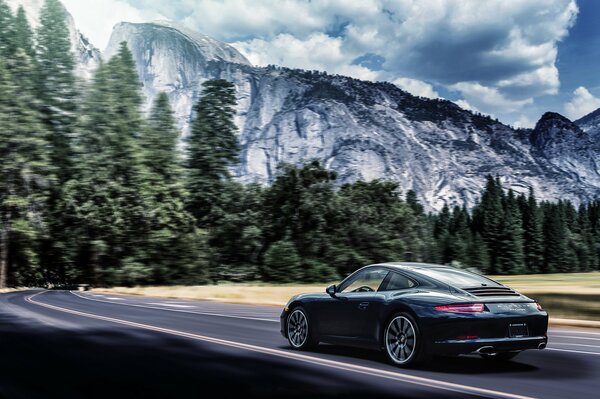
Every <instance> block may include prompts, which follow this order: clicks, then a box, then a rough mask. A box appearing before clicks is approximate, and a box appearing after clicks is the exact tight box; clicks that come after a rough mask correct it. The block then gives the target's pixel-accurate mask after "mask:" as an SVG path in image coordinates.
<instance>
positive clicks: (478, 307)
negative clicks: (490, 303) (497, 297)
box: [435, 303, 485, 313]
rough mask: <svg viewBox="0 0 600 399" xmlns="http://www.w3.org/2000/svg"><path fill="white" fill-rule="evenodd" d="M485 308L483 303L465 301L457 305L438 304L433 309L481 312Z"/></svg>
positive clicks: (453, 311) (452, 311)
mask: <svg viewBox="0 0 600 399" xmlns="http://www.w3.org/2000/svg"><path fill="white" fill-rule="evenodd" d="M484 309H485V306H484V305H483V303H467V304H459V305H440V306H436V307H435V310H438V311H440V312H451V313H481V312H483V311H484Z"/></svg>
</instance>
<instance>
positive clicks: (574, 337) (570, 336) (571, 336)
mask: <svg viewBox="0 0 600 399" xmlns="http://www.w3.org/2000/svg"><path fill="white" fill-rule="evenodd" d="M550 338H572V339H587V340H592V341H600V338H590V337H577V336H574V335H551V336H550Z"/></svg>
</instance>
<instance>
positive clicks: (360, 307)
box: [358, 302, 369, 310]
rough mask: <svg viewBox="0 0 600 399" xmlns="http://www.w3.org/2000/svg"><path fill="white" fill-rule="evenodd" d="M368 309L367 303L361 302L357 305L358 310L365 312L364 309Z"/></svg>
mask: <svg viewBox="0 0 600 399" xmlns="http://www.w3.org/2000/svg"><path fill="white" fill-rule="evenodd" d="M368 307H369V302H361V303H360V304H359V305H358V308H359V309H360V310H365V309H366V308H368Z"/></svg>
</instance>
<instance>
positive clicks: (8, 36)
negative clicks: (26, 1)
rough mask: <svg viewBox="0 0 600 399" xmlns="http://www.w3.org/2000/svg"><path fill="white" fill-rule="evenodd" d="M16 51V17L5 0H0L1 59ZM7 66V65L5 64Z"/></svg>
mask: <svg viewBox="0 0 600 399" xmlns="http://www.w3.org/2000/svg"><path fill="white" fill-rule="evenodd" d="M14 52H15V17H14V15H13V13H12V11H11V10H10V7H9V6H8V4H6V2H5V1H4V0H0V60H6V59H7V58H8V57H9V56H11V55H13V54H14ZM4 67H5V68H6V65H4Z"/></svg>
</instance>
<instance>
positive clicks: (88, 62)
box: [5, 0, 100, 79]
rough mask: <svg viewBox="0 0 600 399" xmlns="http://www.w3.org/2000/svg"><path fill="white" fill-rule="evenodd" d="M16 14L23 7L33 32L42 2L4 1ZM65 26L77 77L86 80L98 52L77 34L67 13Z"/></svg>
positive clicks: (95, 62)
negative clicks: (69, 36) (69, 37)
mask: <svg viewBox="0 0 600 399" xmlns="http://www.w3.org/2000/svg"><path fill="white" fill-rule="evenodd" d="M5 1H6V3H7V4H8V5H9V6H10V7H11V8H12V10H13V12H16V10H17V8H19V6H21V5H22V6H23V8H24V9H25V11H26V13H27V19H28V20H29V24H30V25H31V27H32V28H33V29H34V30H35V29H36V28H37V27H38V26H39V24H40V11H41V9H42V6H43V5H44V0H5ZM67 25H68V27H69V32H70V34H71V44H72V50H73V54H74V56H75V60H76V61H77V75H78V76H80V77H82V78H84V79H87V78H89V77H90V76H91V74H92V72H93V71H94V69H95V68H96V67H97V66H98V62H99V61H100V51H99V50H98V49H97V48H96V47H94V46H93V45H92V44H91V43H90V42H89V40H88V39H87V38H86V37H85V36H83V35H82V34H81V32H79V30H78V29H77V27H76V26H75V20H74V19H73V17H72V16H71V14H69V13H68V12H67Z"/></svg>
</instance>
